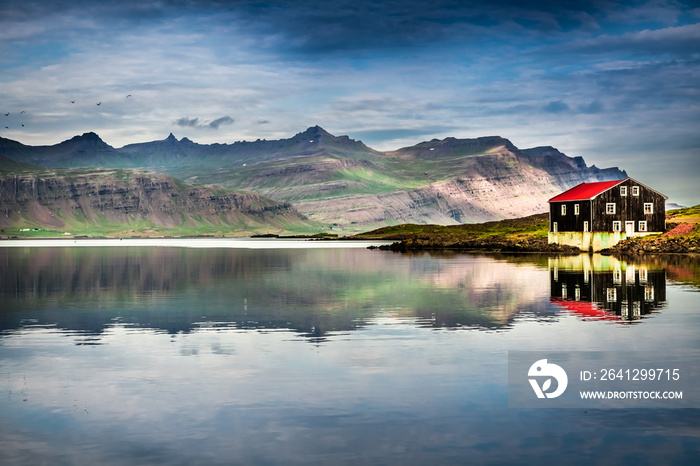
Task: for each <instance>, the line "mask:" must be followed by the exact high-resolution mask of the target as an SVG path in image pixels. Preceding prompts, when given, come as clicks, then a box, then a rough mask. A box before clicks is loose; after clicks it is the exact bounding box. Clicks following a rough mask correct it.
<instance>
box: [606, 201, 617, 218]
mask: <svg viewBox="0 0 700 466" xmlns="http://www.w3.org/2000/svg"><path fill="white" fill-rule="evenodd" d="M616 210H617V209H616V207H615V203H614V202H608V203H606V204H605V213H606V214H610V215H615V211H616Z"/></svg>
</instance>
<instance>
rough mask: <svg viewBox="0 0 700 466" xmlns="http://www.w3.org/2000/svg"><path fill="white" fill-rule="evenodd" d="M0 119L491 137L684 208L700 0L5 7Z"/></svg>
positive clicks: (46, 132)
mask: <svg viewBox="0 0 700 466" xmlns="http://www.w3.org/2000/svg"><path fill="white" fill-rule="evenodd" d="M128 95H131V97H127V96H128ZM71 101H75V103H71ZM98 102H99V103H100V105H97V103H98ZM0 111H2V114H1V115H0V118H2V123H3V124H2V125H0V136H3V137H7V138H11V139H14V140H17V141H20V142H22V143H24V144H31V145H39V144H56V143H58V142H60V141H63V140H65V139H69V138H70V137H73V136H75V135H77V134H82V133H84V132H87V131H95V132H96V133H98V134H99V135H100V136H101V137H102V139H104V140H105V142H107V143H108V144H110V145H112V146H114V147H121V146H123V145H126V144H129V143H133V142H146V141H152V140H157V139H164V138H165V137H167V136H168V134H169V133H170V132H172V133H173V134H175V136H176V137H178V138H182V137H188V138H190V139H192V140H193V141H195V142H199V143H213V142H221V143H230V142H234V141H238V140H255V139H258V138H260V139H279V138H286V137H291V136H293V135H294V134H295V133H298V132H300V131H303V130H304V129H306V128H307V127H309V126H313V125H320V126H322V127H324V128H325V129H326V130H328V131H330V132H331V133H333V134H335V135H348V136H349V137H351V138H353V139H360V140H362V141H363V142H365V143H366V144H368V145H369V146H371V147H373V148H375V149H378V150H391V149H397V148H400V147H404V146H409V145H413V144H416V143H418V142H421V141H424V140H428V139H432V138H445V137H450V136H451V137H457V138H470V137H479V136H491V135H499V136H502V137H505V138H508V139H510V140H511V141H512V142H513V143H514V144H515V145H516V146H518V147H520V148H528V147H535V146H542V145H551V146H554V147H556V148H558V149H559V150H561V151H562V152H564V153H566V154H567V155H570V156H578V155H580V156H583V157H584V158H585V160H586V162H587V163H588V164H589V165H591V164H595V165H596V166H599V167H609V166H619V167H620V168H622V169H625V170H627V172H628V173H629V175H630V176H632V177H634V178H637V179H638V180H640V181H641V182H643V183H645V184H647V185H649V186H651V187H654V188H656V189H658V190H659V191H661V192H663V193H664V194H666V195H668V196H669V197H670V199H669V200H670V201H675V202H679V203H682V204H697V203H700V188H699V187H698V183H697V180H698V178H699V177H698V175H699V174H700V168H699V167H700V163H699V162H700V1H698V0H692V1H685V0H677V1H675V0H649V1H644V0H642V1H632V0H620V1H605V0H591V1H585V0H583V1H567V2H550V1H532V2H527V1H517V0H493V1H489V2H480V1H479V2H477V1H447V0H446V1H429V0H428V1H416V0H396V1H394V0H377V1H364V0H348V1H331V0H326V1H322V0H310V1H299V0H296V1H294V0H288V1H246V0H240V1H225V0H221V1H197V0H179V1H168V0H162V1H150V0H138V1H122V2H112V1H95V0H92V1H85V0H73V1H62V0H58V1H51V2H49V1H31V0H27V1H22V2H16V1H8V0H0ZM8 112H9V113H10V115H8V116H5V114H6V113H8ZM22 112H24V113H22ZM22 125H24V126H22ZM5 126H7V127H8V128H5Z"/></svg>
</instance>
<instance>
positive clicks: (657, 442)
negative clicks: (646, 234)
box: [0, 247, 700, 466]
mask: <svg viewBox="0 0 700 466" xmlns="http://www.w3.org/2000/svg"><path fill="white" fill-rule="evenodd" d="M586 257H587V256H586ZM586 257H580V258H573V259H566V260H564V259H561V260H559V261H554V262H552V261H550V259H549V258H548V257H546V256H534V255H524V256H513V255H510V256H506V255H503V256H497V255H493V256H479V255H459V254H428V253H421V254H413V255H410V254H394V253H391V252H383V251H366V250H358V249H354V250H342V249H341V250H323V251H318V250H274V251H267V250H255V251H246V250H231V249H227V250H223V249H216V250H213V249H212V250H207V249H178V248H114V249H107V248H88V247H85V248H80V249H70V248H65V249H63V248H62V249H46V248H26V249H12V250H8V249H3V248H0V412H2V416H0V463H2V464H86V465H87V464H115V465H127V464H129V465H130V464H222V465H223V464H246V465H248V464H285V465H288V464H296V465H305V466H306V465H309V464H318V465H325V464H334V465H336V464H348V465H355V464H400V465H404V466H405V465H426V464H468V463H475V464H540V463H542V464H550V463H561V464H581V465H587V464H605V463H609V464H630V465H631V464H635V465H636V464H644V463H645V462H646V463H649V464H669V463H673V464H683V463H685V464H697V460H698V458H699V457H700V440H698V439H700V434H699V433H698V429H697V426H698V425H700V423H699V421H698V410H675V411H674V412H672V413H669V410H646V411H645V412H644V413H643V414H639V413H637V412H635V411H633V410H617V411H614V412H612V413H611V412H610V411H604V410H598V411H595V410H594V411H591V412H585V413H584V412H581V411H577V410H548V409H537V410H515V409H509V408H507V405H508V403H507V358H506V353H507V351H508V350H510V349H518V350H542V349H543V348H544V349H552V350H556V351H562V350H571V351H582V350H597V351H620V350H640V349H643V350H645V351H651V352H657V351H658V352H663V351H668V350H669V347H671V346H672V344H671V342H672V343H673V345H676V346H678V347H679V348H685V349H690V350H698V351H700V346H699V345H700V343H698V339H697V330H696V329H697V325H698V324H699V319H700V315H699V314H698V313H697V296H698V294H697V289H698V287H697V286H696V281H697V280H698V279H699V278H700V275H699V274H697V272H696V269H697V264H695V263H693V262H692V261H685V262H684V261H683V260H679V259H678V258H673V259H672V260H669V261H668V262H665V261H664V259H655V261H654V262H651V261H646V262H630V261H628V262H626V263H625V264H622V263H620V264H619V265H620V267H619V270H620V274H618V278H619V283H615V281H616V278H615V277H614V276H613V277H611V278H609V279H608V278H604V277H603V276H605V277H607V274H608V273H613V274H614V272H615V270H616V269H615V265H614V264H613V266H612V271H611V272H610V271H607V270H603V269H605V267H603V268H601V267H598V265H599V264H598V263H597V262H596V261H598V260H599V259H598V258H588V259H586ZM606 260H608V259H606ZM576 261H579V262H576ZM586 261H592V262H590V264H589V263H588V262H586ZM587 264H588V265H587ZM642 268H644V269H645V270H646V275H645V273H644V272H641V271H642ZM555 270H556V275H557V281H556V282H554V281H553V274H554V271H555ZM584 270H587V271H588V272H589V273H588V274H584V273H583V271H584ZM628 270H634V273H633V274H631V275H630V279H629V280H628V278H627V272H628ZM663 274H665V277H666V280H667V281H668V282H669V283H668V284H664V283H663V282H664V280H663V279H662V277H664V275H663ZM597 275H600V277H599V278H601V280H600V282H601V283H603V285H602V286H604V287H605V290H606V291H605V293H604V296H603V297H604V298H605V299H603V297H601V298H598V297H596V296H598V295H597V291H596V289H597V285H595V283H598V282H599V281H598V280H597V278H596V276H597ZM586 276H588V282H586V278H585V277H586ZM654 277H661V278H658V279H657V278H654ZM643 279H646V285H644V286H642V282H643V281H644V280H643ZM681 282H682V283H684V284H685V285H684V286H677V285H676V283H681ZM564 284H566V287H565V289H566V291H565V292H564V287H562V285H564ZM657 284H660V285H661V288H659V289H657V288H656V286H657ZM577 285H578V288H579V291H578V292H576V288H577ZM608 285H609V286H608ZM647 286H651V287H652V289H653V294H654V296H653V300H652V299H649V300H646V301H644V302H643V303H641V304H640V305H639V309H640V313H639V314H640V317H643V316H645V315H653V314H656V315H661V316H663V317H664V319H646V320H644V319H642V320H639V321H638V322H641V323H642V325H625V326H622V325H606V324H605V322H582V321H581V320H579V319H577V318H572V317H571V315H570V313H571V312H572V311H569V310H566V309H562V308H561V306H559V305H558V304H553V302H552V299H554V301H560V302H566V303H568V304H582V303H591V304H592V303H598V304H596V306H599V307H600V308H601V310H603V312H605V313H606V315H609V316H611V317H614V318H615V319H617V320H619V321H622V320H621V316H622V307H621V306H620V311H619V312H620V315H619V316H618V314H617V311H616V310H615V309H614V308H613V305H612V304H613V303H611V302H609V301H606V299H607V288H615V289H616V290H617V291H616V293H617V298H618V301H615V302H617V303H620V304H622V303H621V300H622V299H623V298H624V299H626V300H627V301H628V303H630V302H633V301H637V302H639V301H640V300H644V297H645V296H646V295H645V294H643V293H646V287H647ZM664 286H665V287H667V288H664ZM637 288H638V289H637ZM623 289H624V291H623ZM630 289H634V291H633V292H630V293H628V291H630ZM625 293H627V294H625ZM649 298H651V296H649ZM591 307H592V306H591ZM647 307H648V309H649V310H650V311H651V314H645V312H646V310H647ZM630 308H632V309H634V305H631V306H630V305H628V307H627V309H630ZM604 309H608V310H604ZM661 310H662V313H661V312H660V311H661ZM584 320H588V318H586V319H584ZM308 342H313V343H315V344H316V345H309V344H308ZM630 426H636V427H639V428H635V429H630Z"/></svg>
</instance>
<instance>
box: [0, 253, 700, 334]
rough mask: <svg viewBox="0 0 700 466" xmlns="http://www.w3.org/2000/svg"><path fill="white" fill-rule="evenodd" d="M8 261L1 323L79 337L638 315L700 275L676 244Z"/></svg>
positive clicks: (0, 272)
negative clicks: (513, 251)
mask: <svg viewBox="0 0 700 466" xmlns="http://www.w3.org/2000/svg"><path fill="white" fill-rule="evenodd" d="M0 264H3V265H4V266H3V267H1V268H0V307H1V309H2V311H1V312H0V332H1V331H9V332H11V331H15V330H17V329H22V328H58V329H62V330H63V331H65V332H66V334H67V335H71V336H72V337H73V338H74V341H75V342H76V344H81V345H96V344H99V343H100V335H102V334H103V333H104V332H106V331H109V330H110V329H113V328H115V327H125V328H150V329H156V330H157V331H162V332H166V333H170V334H178V333H190V332H195V331H205V330H207V331H208V330H213V331H217V330H224V329H239V330H257V331H261V330H279V329H282V330H291V331H294V332H296V333H297V335H298V336H300V337H302V338H305V339H307V340H308V341H312V342H316V343H319V342H323V341H326V340H327V338H328V336H329V335H336V334H341V333H343V332H352V331H356V330H358V329H362V328H366V326H368V325H374V323H375V322H376V320H377V319H378V318H381V317H382V316H383V317H386V316H391V317H393V318H397V319H410V320H411V322H412V325H416V326H418V327H431V328H449V329H474V330H486V331H502V330H508V329H511V328H513V326H514V325H517V322H522V321H527V320H535V321H542V322H546V321H552V320H555V319H557V315H559V314H560V313H561V312H562V310H563V311H564V312H565V313H573V314H575V315H579V316H581V317H584V318H587V319H590V318H594V319H611V320H615V321H620V322H623V321H624V322H631V321H635V320H637V319H640V318H642V317H643V316H645V315H648V314H650V313H652V312H654V311H657V310H659V309H661V308H663V307H664V305H665V301H666V291H665V287H666V279H667V277H670V278H671V279H673V277H685V279H686V280H687V279H688V277H691V279H690V280H691V281H692V280H694V278H692V277H696V276H697V275H696V270H695V269H694V267H697V264H696V263H695V262H693V261H692V260H687V261H686V262H683V261H682V260H678V259H677V258H674V259H673V260H672V261H671V262H664V261H662V260H659V259H656V260H655V262H650V261H646V262H641V261H637V262H631V261H620V260H617V259H614V258H612V257H606V256H600V255H594V256H589V255H581V256H575V257H560V258H551V257H542V256H533V255H524V256H514V255H510V256H478V255H458V254H450V253H439V254H428V253H420V254H414V255H400V254H394V253H387V252H380V251H367V250H358V249H353V250H349V249H348V250H345V249H325V250H313V249H301V250H240V249H238V250H236V249H186V248H144V247H131V248H99V247H83V248H0ZM667 269H668V270H669V272H668V274H667ZM516 271H517V273H516ZM548 276H549V279H548ZM547 297H549V298H550V299H546V298H547ZM543 298H544V299H543Z"/></svg>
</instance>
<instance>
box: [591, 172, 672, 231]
mask: <svg viewBox="0 0 700 466" xmlns="http://www.w3.org/2000/svg"><path fill="white" fill-rule="evenodd" d="M634 186H639V195H638V196H635V195H633V188H634ZM621 187H626V188H627V195H626V196H622V195H621V190H620V188H621ZM647 202H650V203H652V204H653V209H652V213H651V214H645V213H644V203H647ZM608 203H614V204H615V213H614V214H608V213H606V205H607V204H608ZM665 203H666V200H665V198H664V197H663V196H662V195H661V194H659V193H657V192H656V191H654V190H652V189H649V188H647V187H645V186H643V185H641V184H639V182H637V181H635V180H633V179H627V180H625V181H624V182H622V183H620V184H619V185H617V186H614V187H613V188H611V189H609V190H607V191H605V192H604V193H602V194H600V195H599V196H598V197H596V198H595V199H593V201H592V209H593V231H613V221H620V222H622V230H623V231H624V230H625V222H627V221H633V222H634V232H635V234H636V233H641V232H640V230H639V222H640V221H646V222H647V232H662V231H664V230H665V229H666V206H665Z"/></svg>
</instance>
